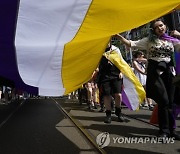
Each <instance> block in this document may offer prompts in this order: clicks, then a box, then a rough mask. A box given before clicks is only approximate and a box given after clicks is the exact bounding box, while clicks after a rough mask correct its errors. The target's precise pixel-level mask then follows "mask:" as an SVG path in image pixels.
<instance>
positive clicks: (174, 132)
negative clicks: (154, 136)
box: [170, 130, 180, 141]
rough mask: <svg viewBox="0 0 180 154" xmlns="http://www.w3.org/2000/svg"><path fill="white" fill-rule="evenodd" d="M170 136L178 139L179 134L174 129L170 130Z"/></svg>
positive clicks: (179, 139)
mask: <svg viewBox="0 0 180 154" xmlns="http://www.w3.org/2000/svg"><path fill="white" fill-rule="evenodd" d="M170 136H171V137H174V139H175V140H178V141H180V134H178V133H177V132H176V131H175V130H173V131H172V132H171V134H170Z"/></svg>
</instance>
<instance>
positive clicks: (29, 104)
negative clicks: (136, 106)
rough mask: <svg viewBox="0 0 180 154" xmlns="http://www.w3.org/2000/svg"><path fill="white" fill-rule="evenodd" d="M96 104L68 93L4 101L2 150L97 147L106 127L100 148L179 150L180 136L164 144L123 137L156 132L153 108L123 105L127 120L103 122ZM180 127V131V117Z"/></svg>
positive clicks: (45, 153)
mask: <svg viewBox="0 0 180 154" xmlns="http://www.w3.org/2000/svg"><path fill="white" fill-rule="evenodd" d="M60 106H61V107H62V109H61V107H60ZM98 110H99V109H96V110H93V111H89V110H88V108H87V104H86V103H83V104H82V105H80V104H79V103H78V101H77V100H72V99H71V100H68V99H67V98H56V99H51V98H50V99H29V100H25V101H24V102H23V101H22V100H21V102H19V101H17V102H14V103H11V104H8V105H3V104H0V154H60V153H61V154H66V153H74V154H80V153H82V154H86V153H98V152H97V149H96V148H95V147H94V146H93V144H92V142H93V143H95V144H96V146H97V147H98V143H97V142H96V139H97V136H98V135H99V134H101V133H103V134H104V133H105V132H106V133H108V134H109V143H108V144H107V145H106V146H105V147H103V148H102V150H103V152H102V153H108V154H117V153H122V154H126V153H127V154H160V153H162V154H179V153H180V146H179V145H180V141H175V142H173V143H166V144H162V143H150V141H147V142H146V143H145V142H138V143H137V142H136V143H134V142H132V143H129V142H126V143H125V142H122V141H123V140H124V139H125V138H127V139H128V138H136V139H144V138H147V139H149V138H150V139H152V138H156V136H157V135H158V127H157V126H154V125H150V124H149V119H150V116H151V113H152V112H151V111H149V110H147V109H140V110H139V111H130V110H129V109H127V108H123V113H124V114H125V118H126V121H125V122H123V123H121V122H118V121H117V117H116V116H115V115H113V116H112V123H111V124H105V123H104V122H103V121H104V117H105V113H100V112H98ZM66 113H67V114H68V116H70V119H69V118H68V116H67V115H66ZM9 115H10V116H9ZM72 120H73V121H74V122H75V124H76V126H75V125H74V123H72ZM77 127H78V128H80V129H77ZM80 130H82V131H83V133H82V132H81V131H80ZM177 131H178V132H179V133H180V118H178V119H177ZM85 136H86V137H87V138H85ZM106 141H107V140H106ZM138 141H139V140H138ZM100 149H101V148H100Z"/></svg>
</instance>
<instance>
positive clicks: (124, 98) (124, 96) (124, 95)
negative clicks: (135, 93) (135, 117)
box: [122, 90, 133, 110]
mask: <svg viewBox="0 0 180 154" xmlns="http://www.w3.org/2000/svg"><path fill="white" fill-rule="evenodd" d="M122 101H123V103H124V104H125V105H126V106H127V107H128V108H129V109H130V110H133V109H132V106H131V103H130V102H129V99H128V97H127V95H126V93H125V92H124V90H122Z"/></svg>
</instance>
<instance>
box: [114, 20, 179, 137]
mask: <svg viewBox="0 0 180 154" xmlns="http://www.w3.org/2000/svg"><path fill="white" fill-rule="evenodd" d="M166 30H167V27H166V25H165V23H164V22H163V19H161V18H159V19H156V20H154V21H152V22H151V24H150V33H149V36H148V37H145V38H143V39H140V40H137V41H132V40H127V39H126V38H124V37H123V36H121V35H119V34H118V35H116V36H117V38H119V40H120V41H121V42H122V43H124V44H125V45H127V46H128V47H132V48H134V49H139V50H146V51H147V53H148V68H147V81H146V93H147V97H148V98H152V99H153V100H154V101H155V102H156V103H157V104H158V119H159V136H160V137H174V138H175V139H176V140H180V135H179V134H177V132H176V131H175V129H174V128H173V126H174V122H175V121H174V119H173V113H172V108H173V100H174V92H175V86H174V84H173V79H174V77H175V70H174V58H173V55H174V51H177V52H178V51H179V52H180V41H179V40H178V39H176V38H174V37H171V36H169V35H167V34H166Z"/></svg>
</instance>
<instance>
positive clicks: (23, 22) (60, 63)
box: [0, 0, 180, 96]
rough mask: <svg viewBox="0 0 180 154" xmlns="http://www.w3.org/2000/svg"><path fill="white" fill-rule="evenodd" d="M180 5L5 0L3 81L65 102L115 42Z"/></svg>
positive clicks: (133, 0)
mask: <svg viewBox="0 0 180 154" xmlns="http://www.w3.org/2000/svg"><path fill="white" fill-rule="evenodd" d="M179 5H180V0H158V1H157V0H126V1H122V0H1V1H0V8H1V9H0V21H1V22H0V76H2V77H5V78H7V79H10V80H13V81H14V82H15V85H16V86H17V87H19V88H23V89H24V90H27V91H33V90H35V87H37V89H38V91H39V94H40V95H46V96H60V95H63V94H67V93H69V92H72V91H73V90H75V89H77V88H78V87H80V85H82V84H83V83H85V82H86V81H88V80H89V78H90V77H91V74H92V72H93V70H94V69H95V68H96V67H97V65H98V62H99V60H100V58H101V56H102V53H103V51H104V49H105V47H106V44H107V42H108V41H109V39H110V37H111V36H112V35H114V34H116V33H120V32H123V31H126V30H130V29H132V28H135V27H137V26H140V25H143V24H145V23H147V22H149V21H151V20H153V19H155V18H158V17H160V16H163V15H165V14H167V13H168V12H170V11H172V10H173V9H174V8H177V7H178V6H179Z"/></svg>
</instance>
